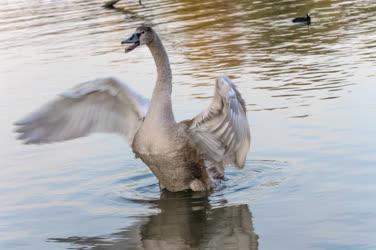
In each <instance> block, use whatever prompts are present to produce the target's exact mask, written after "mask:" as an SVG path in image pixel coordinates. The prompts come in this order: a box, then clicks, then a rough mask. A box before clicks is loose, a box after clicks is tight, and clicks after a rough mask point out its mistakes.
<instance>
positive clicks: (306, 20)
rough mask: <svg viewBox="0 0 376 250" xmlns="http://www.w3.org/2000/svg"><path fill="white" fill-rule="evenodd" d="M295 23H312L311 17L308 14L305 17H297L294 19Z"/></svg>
mask: <svg viewBox="0 0 376 250" xmlns="http://www.w3.org/2000/svg"><path fill="white" fill-rule="evenodd" d="M292 22H293V23H306V24H307V25H310V24H311V17H310V15H309V14H307V15H306V16H305V17H295V18H294V19H292Z"/></svg>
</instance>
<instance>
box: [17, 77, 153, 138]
mask: <svg viewBox="0 0 376 250" xmlns="http://www.w3.org/2000/svg"><path fill="white" fill-rule="evenodd" d="M148 107H149V101H148V100H147V99H146V98H144V97H142V96H140V95H139V94H137V93H136V92H134V91H133V90H131V89H130V88H129V87H128V86H127V85H126V84H125V83H122V82H121V81H120V80H118V79H116V78H100V79H96V80H93V81H88V82H85V83H82V84H80V85H78V86H76V87H74V88H72V89H70V90H68V91H67V92H64V93H63V94H61V95H60V96H58V97H57V98H56V99H55V100H53V101H51V102H49V103H47V104H45V105H44V106H42V107H41V108H40V109H39V110H37V111H35V112H34V113H32V114H30V115H28V116H26V117H25V118H24V119H21V120H20V121H18V122H16V123H15V125H16V126H18V127H17V129H16V132H18V133H20V135H19V137H18V138H19V139H21V140H23V141H24V142H25V143H27V144H40V143H52V142H57V141H65V140H70V139H74V138H78V137H83V136H86V135H88V134H91V133H94V132H103V133H117V134H121V135H123V136H125V137H126V138H127V139H128V141H129V143H132V141H133V137H134V135H135V133H136V132H137V130H138V128H139V126H140V124H141V123H142V119H143V118H144V116H145V115H146V112H147V110H148Z"/></svg>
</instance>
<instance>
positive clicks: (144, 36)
mask: <svg viewBox="0 0 376 250" xmlns="http://www.w3.org/2000/svg"><path fill="white" fill-rule="evenodd" d="M154 36H155V33H154V31H153V29H152V28H151V27H150V26H146V25H142V26H140V27H138V28H137V29H136V31H135V32H134V33H133V34H132V35H131V36H130V37H129V38H127V39H125V40H123V41H122V42H121V44H130V45H129V46H128V47H126V48H125V53H128V52H130V51H132V50H134V49H135V48H137V47H138V46H140V45H144V44H149V43H151V42H152V41H153V40H154Z"/></svg>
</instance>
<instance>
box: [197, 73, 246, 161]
mask: <svg viewBox="0 0 376 250" xmlns="http://www.w3.org/2000/svg"><path fill="white" fill-rule="evenodd" d="M190 130H191V134H192V139H193V142H194V143H195V145H196V146H197V147H198V148H199V150H200V151H201V152H202V153H203V154H204V156H205V158H206V159H207V160H210V161H211V162H214V163H219V164H217V165H219V166H220V165H227V164H231V165H234V166H236V167H238V168H242V167H243V166H244V163H245V159H246V156H247V153H248V150H249V147H250V141H251V137H250V131H249V125H248V120H247V116H246V109H245V102H244V100H243V98H242V97H241V95H240V93H239V91H238V90H237V89H236V87H235V84H234V83H233V82H232V81H231V80H230V79H229V78H228V77H227V76H220V77H218V78H217V81H216V85H215V93H214V97H213V100H212V103H211V104H210V106H209V108H208V109H207V110H205V111H204V112H202V113H201V114H199V115H198V116H196V117H195V118H193V122H192V125H191V126H190Z"/></svg>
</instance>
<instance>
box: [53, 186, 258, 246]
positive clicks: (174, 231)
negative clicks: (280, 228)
mask: <svg viewBox="0 0 376 250" xmlns="http://www.w3.org/2000/svg"><path fill="white" fill-rule="evenodd" d="M149 202H150V204H151V205H152V206H153V207H155V208H157V209H159V210H160V212H159V213H157V214H154V215H150V216H148V217H142V218H141V219H140V220H139V222H138V223H135V224H133V225H132V226H130V227H127V228H124V229H120V230H119V231H117V232H113V233H111V234H108V235H101V236H93V237H86V236H70V237H67V238H49V239H48V241H52V242H58V243H69V244H70V248H73V249H222V248H223V247H225V248H226V249H252V250H254V249H258V236H257V234H256V233H255V232H254V228H253V223H252V215H251V212H250V211H249V208H248V205H246V204H242V205H232V206H224V207H218V208H214V209H212V207H211V205H210V203H209V198H208V196H207V194H205V193H201V194H200V193H192V192H180V193H171V192H168V191H164V192H162V193H161V196H160V199H159V200H150V201H149Z"/></svg>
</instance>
